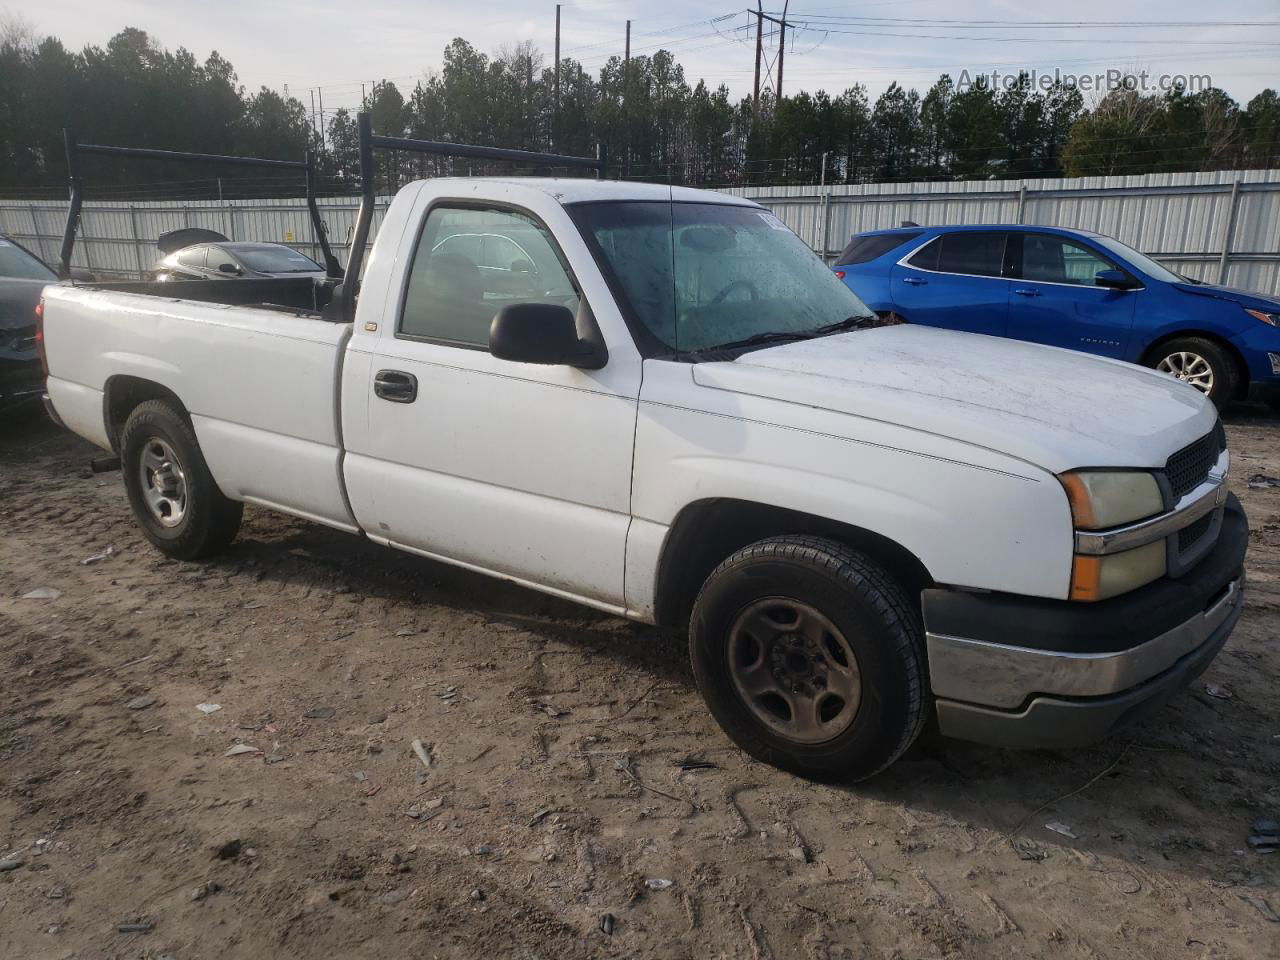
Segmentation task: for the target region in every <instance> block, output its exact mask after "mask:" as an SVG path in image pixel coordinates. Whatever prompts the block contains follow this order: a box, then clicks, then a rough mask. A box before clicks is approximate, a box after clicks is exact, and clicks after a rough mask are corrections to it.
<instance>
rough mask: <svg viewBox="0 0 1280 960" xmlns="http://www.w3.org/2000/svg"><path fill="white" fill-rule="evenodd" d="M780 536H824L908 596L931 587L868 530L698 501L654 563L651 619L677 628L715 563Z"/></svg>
mask: <svg viewBox="0 0 1280 960" xmlns="http://www.w3.org/2000/svg"><path fill="white" fill-rule="evenodd" d="M786 534H797V535H810V536H820V537H828V538H830V539H832V540H837V541H839V542H841V543H844V544H846V545H848V546H850V547H854V548H855V549H858V550H861V551H863V552H864V553H866V554H867V555H868V556H870V557H872V558H874V559H875V560H877V561H878V562H879V563H881V564H883V565H884V567H885V568H886V569H887V570H888V571H889V573H890V574H892V575H893V576H894V577H896V578H898V580H899V581H900V582H901V583H902V584H903V586H905V587H906V588H907V590H908V591H909V592H910V593H911V594H912V595H913V596H918V595H919V593H920V591H921V590H923V589H925V588H926V587H928V586H931V585H932V583H933V578H932V577H931V576H929V571H928V570H927V569H926V568H925V566H924V564H923V563H921V562H920V559H919V558H918V557H916V556H915V554H913V553H911V551H909V550H907V549H906V548H905V547H903V546H901V545H900V544H898V543H895V542H894V541H892V540H890V539H888V538H887V537H884V536H881V535H880V534H878V533H874V532H872V531H870V530H866V529H863V528H862V527H856V526H853V525H852V524H847V523H841V522H839V521H837V520H831V519H829V518H827V517H818V516H814V515H812V514H808V513H802V512H800V511H796V510H787V509H784V508H782V507H774V506H770V505H768V504H763V503H753V502H751V501H747V500H728V499H714V500H700V501H698V502H697V503H692V504H690V505H689V506H687V507H685V508H684V509H683V510H681V511H680V515H679V516H677V517H676V520H675V523H673V524H672V525H671V532H670V533H669V534H668V535H667V540H666V543H665V544H664V545H663V548H662V556H661V558H660V560H659V562H658V578H657V589H656V594H657V595H656V598H655V618H656V620H657V622H658V623H659V624H660V625H661V626H664V627H672V628H680V627H683V626H684V625H685V624H686V623H687V622H688V620H689V615H690V613H691V612H692V610H693V603H694V601H695V600H696V599H697V596H698V591H699V590H700V589H701V588H702V584H703V583H705V582H706V579H707V577H708V576H710V574H711V571H712V570H714V569H715V568H716V567H717V566H719V564H720V562H721V561H723V560H724V559H725V558H726V557H728V556H730V555H731V554H733V553H734V552H736V551H737V550H740V549H741V548H742V547H745V546H746V545H747V544H749V543H755V542H756V541H757V540H763V539H765V538H766V537H776V536H783V535H786Z"/></svg>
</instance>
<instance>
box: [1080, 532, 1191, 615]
mask: <svg viewBox="0 0 1280 960" xmlns="http://www.w3.org/2000/svg"><path fill="white" fill-rule="evenodd" d="M1166 569H1167V562H1166V554H1165V542H1164V541H1163V540H1157V541H1155V542H1154V543H1148V544H1147V545H1146V546H1143V547H1136V548H1134V549H1133V550H1126V551H1125V552H1124V553H1109V554H1107V555H1106V556H1105V557H1088V556H1085V555H1084V554H1079V553H1078V554H1076V555H1075V557H1074V558H1073V561H1072V564H1071V599H1072V600H1082V601H1084V602H1086V603H1091V602H1093V601H1095V600H1106V599H1108V598H1109V597H1118V596H1119V595H1120V594H1122V593H1128V592H1129V591H1130V590H1136V589H1138V587H1145V586H1146V585H1147V584H1148V583H1150V582H1151V581H1152V580H1158V579H1159V578H1160V577H1163V576H1164V575H1165V571H1166Z"/></svg>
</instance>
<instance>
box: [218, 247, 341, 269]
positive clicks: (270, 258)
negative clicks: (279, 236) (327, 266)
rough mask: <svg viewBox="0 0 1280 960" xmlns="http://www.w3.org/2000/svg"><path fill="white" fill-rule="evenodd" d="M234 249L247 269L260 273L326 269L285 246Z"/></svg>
mask: <svg viewBox="0 0 1280 960" xmlns="http://www.w3.org/2000/svg"><path fill="white" fill-rule="evenodd" d="M232 249H233V250H234V252H235V255H236V256H237V257H239V258H240V260H241V262H242V263H244V265H245V266H246V267H248V268H249V269H250V270H257V271H258V272H259V273H314V272H315V271H317V270H323V269H324V267H322V266H320V264H318V263H316V262H315V261H314V260H312V259H311V258H310V257H305V256H303V255H302V254H300V253H299V252H298V251H297V250H294V249H293V248H292V247H286V246H284V245H283V244H282V245H279V246H275V245H273V246H262V247H234V248H232Z"/></svg>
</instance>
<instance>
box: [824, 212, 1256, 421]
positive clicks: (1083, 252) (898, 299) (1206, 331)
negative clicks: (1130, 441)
mask: <svg viewBox="0 0 1280 960" xmlns="http://www.w3.org/2000/svg"><path fill="white" fill-rule="evenodd" d="M833 269H834V270H835V272H836V276H838V277H840V278H841V279H842V280H843V281H844V282H845V283H846V284H848V286H849V288H850V289H852V290H853V292H854V293H856V294H857V295H858V296H859V297H860V298H861V299H862V300H863V301H864V302H865V303H866V304H867V305H868V306H869V307H871V308H872V309H873V310H875V311H876V312H877V313H879V314H880V315H881V316H884V317H889V318H892V319H894V320H902V321H906V322H908V323H920V324H925V325H927V326H932V327H947V328H948V329H951V330H969V331H972V332H973V333H986V334H991V335H992V336H997V337H1011V338H1013V339H1016V340H1030V341H1033V342H1035V343H1044V344H1048V345H1050V346H1055V347H1067V348H1069V349H1072V350H1083V351H1084V352H1086V353H1095V354H1099V355H1101V356H1104V357H1114V358H1116V359H1118V360H1127V361H1129V362H1130V363H1139V364H1142V365H1144V366H1147V367H1152V368H1154V369H1156V370H1161V371H1163V372H1165V373H1168V374H1170V375H1172V376H1175V377H1177V378H1178V379H1179V380H1184V381H1186V382H1187V383H1190V384H1191V385H1192V386H1194V387H1196V388H1198V389H1199V390H1201V391H1203V392H1204V393H1206V394H1208V395H1209V397H1210V399H1212V400H1213V402H1214V403H1215V404H1217V405H1218V407H1219V408H1221V407H1223V406H1224V405H1226V404H1227V403H1229V402H1230V401H1232V400H1236V399H1246V398H1247V399H1252V400H1262V401H1266V402H1267V403H1269V404H1270V405H1271V406H1272V407H1273V408H1280V299H1276V298H1274V297H1264V296H1260V295H1258V294H1256V293H1247V292H1245V291H1243V290H1232V289H1228V288H1227V287H1219V286H1214V285H1211V284H1206V283H1200V282H1199V281H1194V280H1188V279H1187V278H1186V277H1182V276H1179V275H1178V274H1176V273H1173V272H1171V271H1170V270H1168V269H1166V268H1165V267H1162V266H1161V265H1160V264H1158V263H1156V262H1155V261H1154V260H1152V259H1151V258H1150V257H1148V256H1146V255H1145V254H1141V253H1139V252H1138V251H1137V250H1134V249H1132V248H1131V247H1127V246H1125V245H1124V244H1123V243H1120V242H1119V241H1118V240H1113V239H1112V238H1111V237H1106V236H1103V235H1102V234H1098V233H1090V232H1088V231H1084V230H1064V229H1060V228H1057V227H1032V226H1011V225H991V226H964V227H929V228H924V227H905V228H901V229H897V230H876V231H873V232H870V233H860V234H856V235H855V236H854V237H853V239H852V241H850V243H849V245H848V246H847V247H846V248H845V249H844V251H843V252H842V253H841V254H840V257H839V259H838V260H837V261H836V265H835V267H834V268H833Z"/></svg>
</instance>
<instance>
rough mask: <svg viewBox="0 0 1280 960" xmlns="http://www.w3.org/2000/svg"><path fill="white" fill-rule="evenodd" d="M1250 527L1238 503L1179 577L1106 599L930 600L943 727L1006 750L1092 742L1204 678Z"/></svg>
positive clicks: (931, 648)
mask: <svg viewBox="0 0 1280 960" xmlns="http://www.w3.org/2000/svg"><path fill="white" fill-rule="evenodd" d="M1248 540H1249V527H1248V522H1247V521H1246V519H1245V515H1244V511H1243V509H1242V508H1241V507H1240V503H1239V501H1238V500H1236V498H1235V497H1230V498H1229V499H1228V501H1227V504H1226V508H1225V510H1224V512H1223V523H1222V529H1221V532H1220V533H1219V536H1218V542H1217V544H1215V545H1214V548H1213V550H1212V551H1210V552H1209V554H1207V555H1206V556H1205V557H1204V559H1203V560H1201V561H1200V562H1199V563H1198V564H1196V566H1195V567H1193V568H1192V569H1191V570H1189V571H1188V572H1187V573H1186V574H1184V575H1183V576H1182V577H1180V578H1178V579H1176V580H1174V579H1169V578H1166V579H1162V580H1158V581H1156V582H1155V583H1152V584H1150V585H1148V586H1146V587H1143V588H1141V589H1139V590H1135V591H1133V592H1132V593H1129V594H1126V595H1124V596H1120V597H1115V598H1113V599H1111V600H1106V601H1103V602H1101V603H1093V604H1083V603H1071V602H1069V601H1055V600H1038V599H1034V598H1029V597H1014V596H1010V595H1007V594H1004V595H1002V594H991V593H985V594H984V593H972V592H964V591H958V590H946V589H932V590H926V591H924V594H923V603H924V618H925V629H926V642H927V646H928V652H929V673H930V679H931V682H932V687H933V693H934V697H935V698H936V704H937V714H938V725H939V728H940V730H941V732H942V733H943V734H944V735H946V736H950V737H956V738H958V739H962V740H974V741H977V742H979V743H986V744H991V745H993V746H1001V747H1017V748H1065V747H1075V746H1082V745H1084V744H1087V743H1092V742H1094V741H1096V740H1099V739H1101V738H1102V737H1105V736H1106V735H1108V734H1110V733H1112V732H1114V731H1116V730H1118V729H1120V728H1121V727H1123V726H1126V725H1128V724H1130V723H1132V722H1134V721H1135V720H1138V719H1139V718H1141V717H1142V716H1145V715H1146V714H1147V713H1149V712H1150V711H1152V710H1154V709H1155V708H1157V707H1159V706H1160V705H1161V704H1163V703H1164V702H1165V701H1166V700H1168V699H1169V698H1170V697H1171V696H1173V695H1174V694H1175V693H1177V692H1178V691H1179V690H1182V689H1183V688H1185V687H1186V686H1187V685H1188V684H1190V683H1191V682H1192V681H1193V680H1194V679H1195V678H1196V677H1198V676H1199V675H1200V674H1201V673H1202V672H1203V671H1204V670H1205V668H1206V667H1208V665H1209V663H1210V662H1211V661H1212V660H1213V658H1214V657H1215V656H1216V655H1217V653H1218V651H1219V650H1220V649H1222V645H1223V644H1224V643H1226V641H1227V637H1228V636H1230V634H1231V631H1232V629H1233V628H1234V627H1235V625H1236V622H1237V621H1238V620H1239V619H1240V611H1241V609H1242V607H1243V605H1244V582H1245V578H1244V556H1245V550H1246V548H1247V546H1248Z"/></svg>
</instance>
